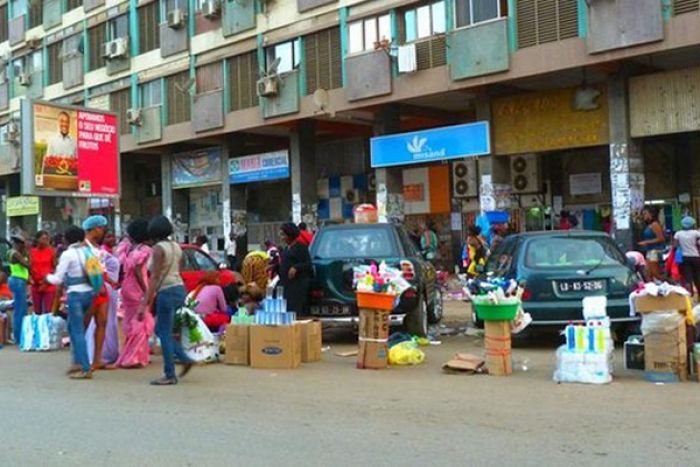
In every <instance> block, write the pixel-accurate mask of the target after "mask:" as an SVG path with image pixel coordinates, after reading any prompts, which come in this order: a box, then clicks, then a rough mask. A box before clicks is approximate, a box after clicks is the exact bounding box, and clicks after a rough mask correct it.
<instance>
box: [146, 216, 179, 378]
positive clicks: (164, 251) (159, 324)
mask: <svg viewBox="0 0 700 467" xmlns="http://www.w3.org/2000/svg"><path fill="white" fill-rule="evenodd" d="M172 234H173V226H172V224H171V223H170V221H169V220H168V218H167V217H165V216H157V217H154V218H153V219H152V220H151V221H150V222H149V223H148V237H149V238H150V239H151V241H152V242H153V243H154V244H155V245H154V246H153V255H152V257H151V267H150V269H151V278H150V280H149V284H148V290H147V291H146V295H145V297H144V299H143V301H142V302H141V305H140V306H139V309H138V315H137V319H138V320H139V321H142V320H143V319H144V317H145V313H146V310H148V309H150V308H151V306H153V304H154V303H155V312H156V335H157V336H158V338H159V339H160V345H161V348H162V349H163V367H164V370H165V376H164V377H162V378H159V379H156V380H154V381H151V384H152V385H155V386H165V385H172V384H177V377H176V375H175V362H174V358H173V357H174V356H177V358H178V359H179V360H180V362H181V363H182V365H183V368H182V371H181V372H180V377H183V376H185V375H186V374H187V373H188V372H189V371H190V369H191V368H192V365H193V363H192V361H191V360H190V359H189V357H188V356H187V354H185V351H184V350H183V348H182V345H181V344H180V342H177V341H176V340H175V339H174V337H173V321H174V319H175V311H176V310H177V309H178V308H180V307H181V306H182V305H183V304H184V303H185V286H184V283H183V282H182V278H181V277H180V260H181V259H182V250H181V249H180V246H179V245H178V244H177V243H175V242H173V241H172V240H170V236H171V235H172Z"/></svg>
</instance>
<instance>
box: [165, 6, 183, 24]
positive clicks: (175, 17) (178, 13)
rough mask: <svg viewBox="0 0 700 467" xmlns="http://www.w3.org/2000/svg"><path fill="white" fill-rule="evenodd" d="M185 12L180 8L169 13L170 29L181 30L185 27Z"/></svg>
mask: <svg viewBox="0 0 700 467" xmlns="http://www.w3.org/2000/svg"><path fill="white" fill-rule="evenodd" d="M185 16H186V15H185V12H184V11H182V10H181V9H179V8H175V9H174V10H170V11H169V12H168V27H169V28H172V29H180V28H181V27H183V26H184V25H185Z"/></svg>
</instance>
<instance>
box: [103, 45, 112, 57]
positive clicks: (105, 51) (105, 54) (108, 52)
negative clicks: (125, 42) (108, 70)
mask: <svg viewBox="0 0 700 467" xmlns="http://www.w3.org/2000/svg"><path fill="white" fill-rule="evenodd" d="M111 54H112V42H105V43H104V44H102V46H101V47H100V57H102V58H109V57H110V55H111Z"/></svg>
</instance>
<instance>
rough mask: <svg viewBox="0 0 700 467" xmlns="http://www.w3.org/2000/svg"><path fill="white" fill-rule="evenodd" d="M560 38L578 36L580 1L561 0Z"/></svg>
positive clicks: (559, 4)
mask: <svg viewBox="0 0 700 467" xmlns="http://www.w3.org/2000/svg"><path fill="white" fill-rule="evenodd" d="M557 7H558V10H559V11H558V12H557V15H558V19H559V40H562V39H570V38H572V37H578V3H577V1H576V0H559V3H558V5H557Z"/></svg>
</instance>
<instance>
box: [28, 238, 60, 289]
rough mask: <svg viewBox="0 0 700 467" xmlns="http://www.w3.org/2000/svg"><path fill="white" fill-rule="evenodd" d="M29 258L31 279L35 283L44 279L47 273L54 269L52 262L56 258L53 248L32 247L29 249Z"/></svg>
mask: <svg viewBox="0 0 700 467" xmlns="http://www.w3.org/2000/svg"><path fill="white" fill-rule="evenodd" d="M29 258H30V259H29V260H30V262H31V266H32V267H31V268H30V271H31V274H32V279H34V282H35V283H37V284H40V283H41V282H43V281H44V279H45V278H46V276H47V275H49V274H51V273H52V272H53V271H54V262H55V258H56V252H55V251H54V249H53V248H51V247H48V248H43V249H40V248H36V247H35V248H32V249H31V250H30V251H29Z"/></svg>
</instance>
